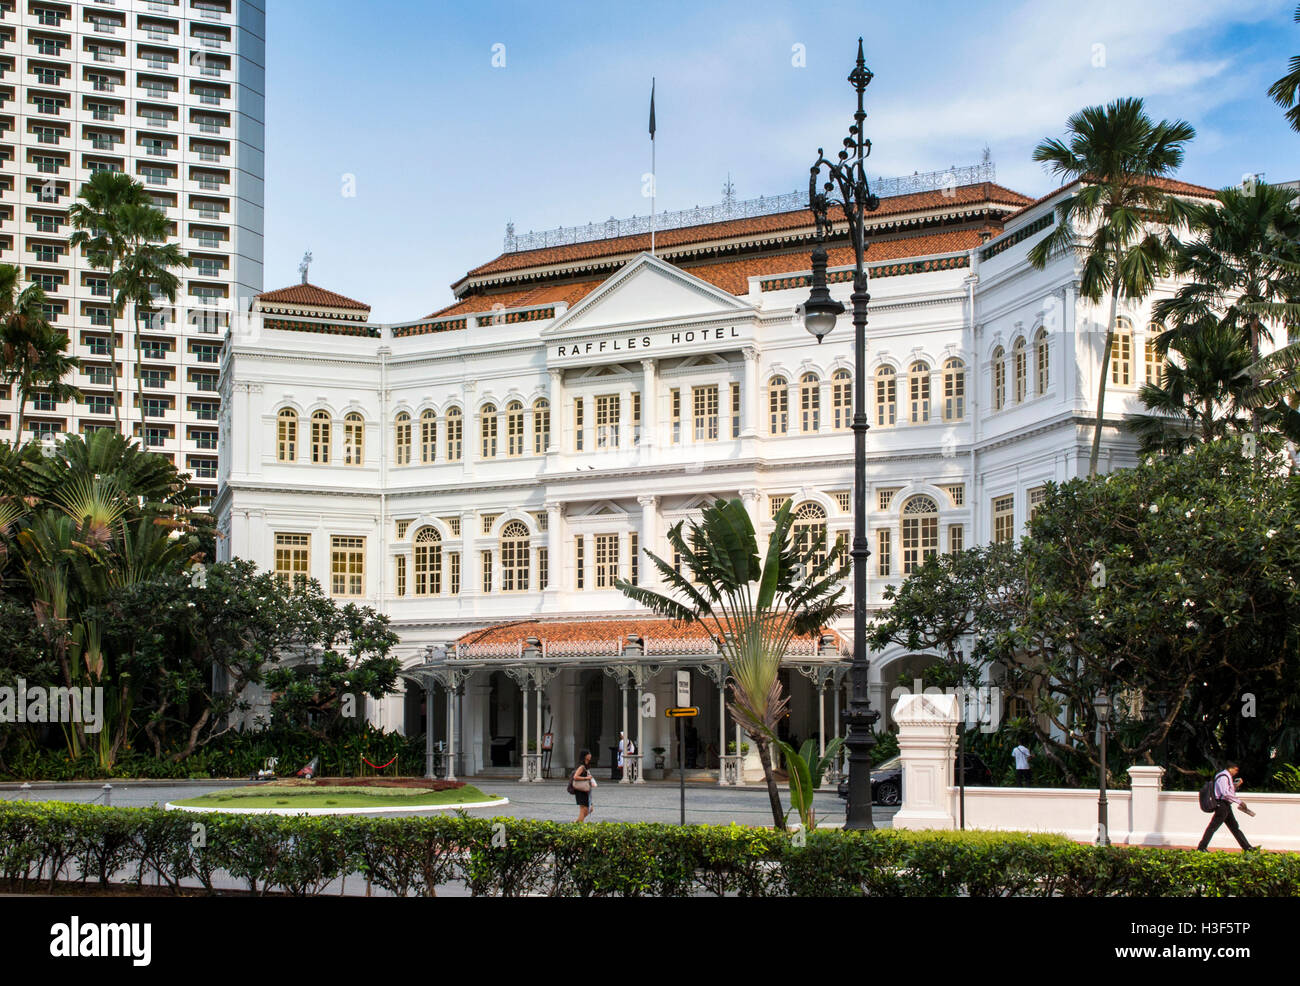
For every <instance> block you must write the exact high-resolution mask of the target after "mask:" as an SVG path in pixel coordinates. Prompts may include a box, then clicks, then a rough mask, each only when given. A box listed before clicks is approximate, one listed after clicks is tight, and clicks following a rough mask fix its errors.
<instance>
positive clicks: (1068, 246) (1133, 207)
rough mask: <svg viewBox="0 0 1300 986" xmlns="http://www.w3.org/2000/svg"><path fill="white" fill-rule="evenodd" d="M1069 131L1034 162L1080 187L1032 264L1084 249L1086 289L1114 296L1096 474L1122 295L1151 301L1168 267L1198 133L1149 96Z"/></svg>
mask: <svg viewBox="0 0 1300 986" xmlns="http://www.w3.org/2000/svg"><path fill="white" fill-rule="evenodd" d="M1066 129H1067V131H1068V140H1069V143H1068V144H1067V143H1066V142H1065V141H1062V140H1059V139H1057V138H1055V137H1052V138H1049V139H1047V140H1044V141H1043V142H1042V143H1040V144H1039V145H1038V146H1037V147H1036V148H1034V160H1035V161H1041V162H1043V163H1045V164H1047V165H1048V168H1049V170H1050V171H1051V172H1052V173H1053V174H1055V175H1057V176H1059V177H1061V178H1063V179H1064V180H1065V181H1066V183H1067V184H1071V183H1074V182H1079V183H1080V188H1079V191H1078V192H1076V193H1075V194H1074V195H1073V196H1071V197H1070V198H1069V199H1067V200H1066V201H1065V202H1063V203H1062V204H1061V205H1060V206H1058V207H1057V222H1056V225H1055V227H1054V228H1053V230H1052V232H1051V233H1049V234H1048V235H1047V236H1046V237H1044V238H1043V239H1042V240H1040V241H1039V242H1038V243H1037V244H1035V245H1034V247H1033V248H1032V249H1031V250H1030V251H1029V262H1030V263H1031V264H1032V265H1033V266H1034V267H1035V268H1037V269H1039V270H1042V269H1043V268H1044V267H1046V266H1047V264H1048V262H1049V261H1050V260H1051V259H1052V257H1054V256H1056V255H1057V254H1059V253H1060V252H1062V251H1066V250H1073V251H1077V252H1078V253H1079V254H1081V255H1082V262H1083V270H1082V275H1081V278H1080V287H1079V293H1080V294H1081V295H1082V296H1083V297H1084V298H1086V299H1088V300H1089V301H1091V302H1093V303H1094V304H1096V303H1098V302H1100V301H1101V299H1102V298H1103V297H1105V296H1106V294H1107V293H1109V295H1110V315H1109V317H1108V319H1107V321H1106V343H1105V347H1104V349H1103V351H1102V357H1101V376H1100V379H1099V382H1098V385H1097V417H1096V422H1095V424H1094V427H1093V433H1092V452H1091V454H1090V455H1089V457H1088V475H1089V476H1095V475H1097V459H1098V457H1099V455H1100V453H1101V428H1102V420H1103V414H1104V410H1105V401H1106V377H1107V375H1108V372H1109V369H1110V355H1111V349H1112V347H1113V346H1114V344H1115V316H1116V311H1117V309H1118V305H1119V299H1120V296H1121V295H1122V296H1123V297H1124V298H1126V299H1130V300H1134V301H1137V300H1141V299H1142V298H1144V297H1146V295H1147V294H1148V293H1149V292H1150V291H1151V289H1152V287H1153V286H1154V285H1155V281H1156V279H1157V278H1158V277H1161V276H1162V275H1163V274H1164V272H1165V268H1166V267H1167V265H1168V262H1169V250H1168V247H1167V245H1166V243H1165V239H1164V237H1163V236H1162V235H1161V234H1160V232H1158V231H1157V230H1156V229H1155V228H1153V227H1155V226H1164V227H1168V226H1178V225H1181V224H1182V222H1183V221H1184V218H1185V215H1186V206H1185V205H1184V204H1183V202H1182V201H1181V200H1180V199H1178V198H1176V197H1174V196H1173V195H1170V194H1169V191H1168V186H1167V183H1166V181H1165V180H1166V179H1168V178H1169V177H1170V176H1171V175H1172V174H1173V173H1174V172H1175V171H1177V170H1178V167H1179V166H1180V165H1181V164H1182V162H1183V145H1184V144H1186V143H1187V142H1188V141H1189V140H1191V139H1192V138H1193V137H1195V136H1196V131H1195V130H1193V129H1192V127H1191V125H1190V124H1188V123H1186V122H1184V121H1182V120H1175V121H1173V122H1170V121H1168V120H1161V121H1160V122H1159V123H1153V122H1152V120H1151V118H1150V117H1148V116H1147V115H1146V112H1145V111H1144V109H1143V106H1142V100H1140V99H1132V98H1126V99H1118V100H1116V101H1115V102H1113V103H1110V104H1108V105H1107V106H1104V107H1103V106H1089V107H1087V108H1086V109H1083V110H1080V111H1079V112H1078V113H1075V114H1074V115H1073V116H1071V117H1070V118H1069V120H1067V121H1066ZM1080 227H1083V228H1085V229H1090V230H1091V232H1087V233H1085V232H1083V231H1082V230H1081V229H1080Z"/></svg>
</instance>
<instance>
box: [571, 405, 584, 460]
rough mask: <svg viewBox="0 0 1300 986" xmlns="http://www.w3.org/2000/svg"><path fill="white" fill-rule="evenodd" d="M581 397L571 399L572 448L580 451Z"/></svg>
mask: <svg viewBox="0 0 1300 986" xmlns="http://www.w3.org/2000/svg"><path fill="white" fill-rule="evenodd" d="M582 425H583V422H582V398H581V397H575V398H574V399H573V450H574V451H575V452H581V451H582V437H583V436H582Z"/></svg>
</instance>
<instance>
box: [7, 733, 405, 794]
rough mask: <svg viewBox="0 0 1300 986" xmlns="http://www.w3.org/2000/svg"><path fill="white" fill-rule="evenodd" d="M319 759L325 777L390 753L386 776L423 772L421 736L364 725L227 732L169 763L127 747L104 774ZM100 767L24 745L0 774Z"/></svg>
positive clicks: (232, 768)
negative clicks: (344, 730) (322, 731)
mask: <svg viewBox="0 0 1300 986" xmlns="http://www.w3.org/2000/svg"><path fill="white" fill-rule="evenodd" d="M317 755H319V756H320V758H321V763H320V773H322V774H326V775H328V776H331V777H351V776H354V775H359V774H360V775H365V774H374V773H375V771H374V770H372V769H370V768H368V767H366V766H365V765H364V764H363V763H362V761H361V757H362V756H365V757H366V759H368V760H369V761H370V762H371V763H380V764H382V763H387V762H388V761H389V759H391V758H392V757H393V756H397V757H398V758H399V759H398V761H397V763H395V764H393V766H391V767H389V768H388V769H387V770H385V771H384V772H383V774H384V776H391V775H392V774H393V773H394V772H397V771H399V770H400V773H402V774H404V775H407V776H416V777H418V776H420V775H422V774H423V773H424V736H423V735H420V736H417V737H406V736H402V735H401V734H400V733H386V732H382V731H381V730H377V729H374V728H372V727H370V726H367V727H366V728H365V729H364V730H360V731H358V732H356V733H355V734H352V735H347V736H341V737H337V738H334V739H328V740H320V739H316V738H315V737H312V736H308V735H306V734H304V733H295V732H289V731H284V730H280V731H277V730H250V731H248V732H238V733H231V734H230V735H229V736H226V737H222V739H220V740H218V741H216V742H214V743H213V744H212V745H210V746H206V747H203V748H201V749H199V750H197V751H196V752H195V753H194V754H192V755H191V756H189V757H186V758H185V759H184V760H180V761H176V762H173V761H172V760H170V759H168V758H167V757H165V756H164V757H155V756H154V755H153V754H152V753H149V752H142V751H138V750H128V751H126V752H125V753H123V754H122V755H121V756H120V757H119V758H118V760H117V762H116V763H115V764H114V765H113V769H112V770H111V771H109V773H108V775H107V776H108V777H135V778H141V777H143V778H152V779H159V780H162V779H170V778H207V777H248V776H250V775H251V774H253V773H254V772H256V771H257V770H258V769H259V768H260V767H261V766H262V765H263V764H264V763H265V762H266V758H267V757H279V759H280V762H279V766H278V768H277V769H278V770H279V771H280V773H281V774H292V773H293V772H294V771H296V770H297V769H298V768H299V767H302V766H303V765H304V764H306V763H307V761H309V760H310V759H311V758H312V757H314V756H317ZM104 776H105V774H104V770H103V769H102V768H101V767H100V766H99V764H98V763H97V762H96V760H95V757H94V756H93V755H91V754H87V755H85V756H83V757H81V758H80V759H79V760H73V759H72V758H71V757H69V756H68V753H67V751H66V750H64V749H57V750H54V749H42V748H37V747H24V748H22V749H16V750H14V749H10V750H6V751H4V760H3V762H2V763H0V778H7V779H12V780H23V781H36V780H42V781H70V780H80V779H86V778H93V779H96V780H98V779H100V778H103V777H104Z"/></svg>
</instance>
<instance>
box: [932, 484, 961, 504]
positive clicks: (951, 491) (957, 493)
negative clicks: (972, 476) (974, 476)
mask: <svg viewBox="0 0 1300 986" xmlns="http://www.w3.org/2000/svg"><path fill="white" fill-rule="evenodd" d="M939 489H941V490H943V491H944V492H945V493H947V494H948V499H949V500H951V501H952V505H953V506H954V507H964V506H966V484H965V483H954V484H953V485H951V486H940V487H939Z"/></svg>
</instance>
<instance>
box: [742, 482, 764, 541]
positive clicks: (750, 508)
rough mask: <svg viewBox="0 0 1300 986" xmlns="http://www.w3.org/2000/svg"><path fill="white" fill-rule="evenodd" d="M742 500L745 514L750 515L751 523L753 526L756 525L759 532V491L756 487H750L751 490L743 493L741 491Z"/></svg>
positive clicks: (755, 528)
mask: <svg viewBox="0 0 1300 986" xmlns="http://www.w3.org/2000/svg"><path fill="white" fill-rule="evenodd" d="M740 499H741V500H742V501H743V502H744V504H745V512H746V513H747V514H749V522H750V523H751V524H753V525H754V530H755V531H757V530H758V524H759V514H758V502H759V495H758V489H757V488H755V487H750V488H749V489H744V490H741V491H740Z"/></svg>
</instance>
